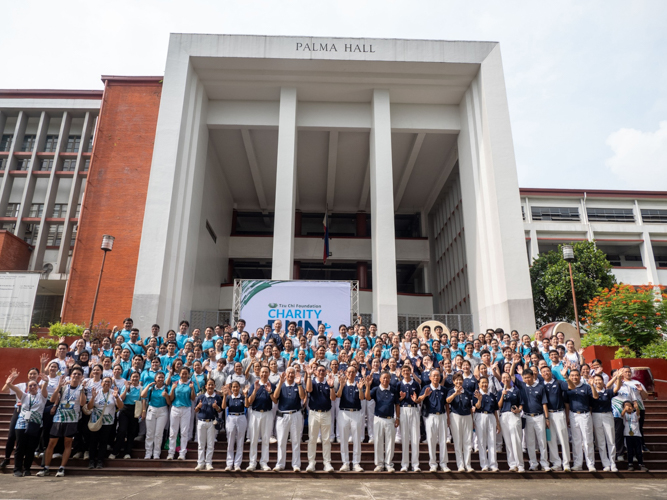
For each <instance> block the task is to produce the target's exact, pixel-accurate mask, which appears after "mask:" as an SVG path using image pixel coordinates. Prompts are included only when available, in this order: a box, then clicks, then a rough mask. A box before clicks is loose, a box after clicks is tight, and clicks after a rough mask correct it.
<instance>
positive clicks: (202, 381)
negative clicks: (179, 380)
mask: <svg viewBox="0 0 667 500" xmlns="http://www.w3.org/2000/svg"><path fill="white" fill-rule="evenodd" d="M192 382H193V383H194V388H195V394H201V393H202V392H203V391H204V389H206V373H205V372H204V368H203V366H202V362H201V361H199V360H197V361H195V362H194V373H193V374H192Z"/></svg>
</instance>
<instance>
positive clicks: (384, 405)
mask: <svg viewBox="0 0 667 500" xmlns="http://www.w3.org/2000/svg"><path fill="white" fill-rule="evenodd" d="M372 381H373V375H372V374H371V375H368V376H367V377H366V396H365V397H366V400H368V401H374V402H375V414H374V420H373V431H374V436H375V441H374V445H375V446H374V448H375V472H382V471H383V470H386V471H387V472H394V462H393V460H394V447H395V446H396V427H398V426H399V425H400V418H399V417H397V415H398V414H399V412H400V408H399V406H398V404H399V400H400V394H399V392H398V391H397V390H396V389H394V388H393V387H391V386H390V385H389V382H390V381H391V375H390V374H389V373H388V372H382V375H380V385H379V386H377V387H373V389H371V383H372ZM404 395H405V393H404Z"/></svg>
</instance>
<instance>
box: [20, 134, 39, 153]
mask: <svg viewBox="0 0 667 500" xmlns="http://www.w3.org/2000/svg"><path fill="white" fill-rule="evenodd" d="M35 139H36V136H35V134H26V135H24V136H23V144H22V145H21V151H32V150H33V149H35Z"/></svg>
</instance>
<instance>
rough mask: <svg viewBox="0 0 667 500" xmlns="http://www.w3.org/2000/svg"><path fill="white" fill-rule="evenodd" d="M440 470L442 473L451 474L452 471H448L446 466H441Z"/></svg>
mask: <svg viewBox="0 0 667 500" xmlns="http://www.w3.org/2000/svg"><path fill="white" fill-rule="evenodd" d="M441 469H442V472H452V471H451V470H450V469H449V467H447V466H446V465H443V466H442V467H441Z"/></svg>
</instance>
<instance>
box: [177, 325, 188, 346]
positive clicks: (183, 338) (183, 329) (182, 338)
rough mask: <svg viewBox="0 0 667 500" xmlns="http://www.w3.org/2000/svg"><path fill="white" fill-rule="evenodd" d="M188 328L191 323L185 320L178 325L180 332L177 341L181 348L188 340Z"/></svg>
mask: <svg viewBox="0 0 667 500" xmlns="http://www.w3.org/2000/svg"><path fill="white" fill-rule="evenodd" d="M188 328H190V323H188V322H187V321H185V320H183V321H181V323H180V324H179V325H178V333H177V334H176V343H177V344H178V348H179V349H183V347H185V342H187V340H188Z"/></svg>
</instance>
